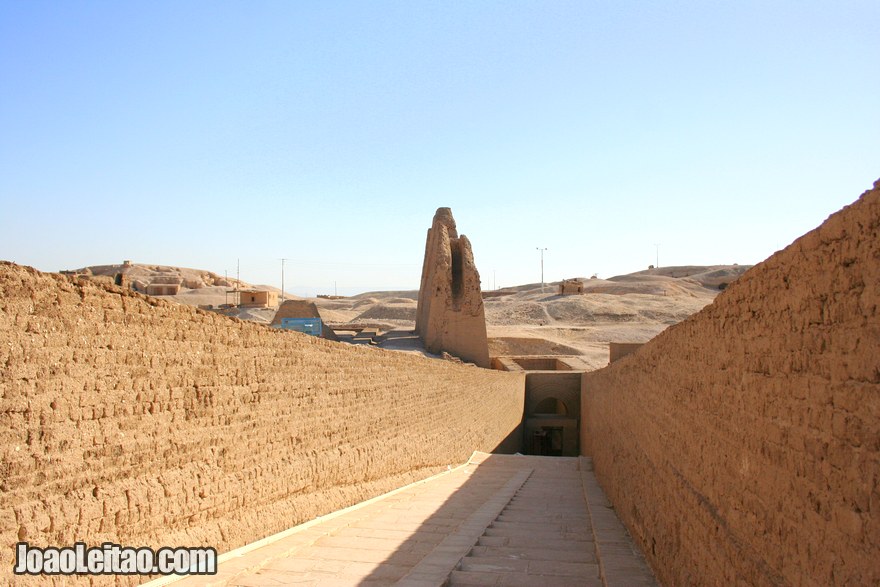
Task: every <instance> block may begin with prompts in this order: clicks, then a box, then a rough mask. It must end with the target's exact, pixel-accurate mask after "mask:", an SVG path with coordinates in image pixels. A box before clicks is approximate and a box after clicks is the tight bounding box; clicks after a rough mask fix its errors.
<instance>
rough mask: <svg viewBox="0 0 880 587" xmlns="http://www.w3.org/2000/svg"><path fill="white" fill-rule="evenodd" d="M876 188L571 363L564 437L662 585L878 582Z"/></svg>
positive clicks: (879, 232)
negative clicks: (722, 285) (570, 417)
mask: <svg viewBox="0 0 880 587" xmlns="http://www.w3.org/2000/svg"><path fill="white" fill-rule="evenodd" d="M878 188H880V181H878V183H876V184H875V189H873V190H871V191H869V192H866V193H865V194H863V195H862V197H861V198H860V199H859V200H858V201H857V202H856V203H854V204H853V205H851V206H848V207H846V208H844V209H843V210H842V211H840V212H838V213H836V214H834V215H833V216H831V217H830V218H829V219H828V220H827V221H826V222H825V223H824V224H823V225H822V226H821V227H819V228H818V229H816V230H814V231H812V232H810V233H808V234H806V235H805V236H803V237H802V238H800V239H798V240H797V241H795V242H794V243H793V244H792V245H790V246H789V247H787V248H786V249H785V250H783V251H781V252H779V253H777V254H775V255H773V256H772V257H770V258H769V259H768V260H767V261H765V262H763V263H761V264H760V265H757V266H756V267H754V268H753V269H751V270H750V271H748V272H747V273H746V274H744V275H743V276H742V277H740V278H739V279H738V280H737V281H736V282H735V283H733V284H732V285H731V286H730V287H729V288H728V289H727V290H726V291H725V292H724V293H722V294H721V295H720V296H718V298H717V299H716V301H715V302H714V303H713V304H711V305H710V306H708V307H706V308H705V309H704V310H703V311H702V312H700V313H699V314H697V315H695V316H693V317H692V318H690V319H688V320H686V321H684V322H682V323H680V324H678V325H676V326H674V327H671V328H669V329H668V330H667V331H665V332H664V333H663V334H661V335H660V336H658V337H657V338H655V339H654V340H652V341H651V342H650V343H648V344H646V345H645V346H644V347H642V348H641V349H640V350H638V351H637V352H635V353H634V354H632V355H630V356H627V357H624V358H622V359H621V360H619V361H617V362H615V363H614V364H613V365H611V366H609V367H607V368H605V369H602V370H600V371H596V372H592V373H586V374H584V381H583V387H584V390H585V391H584V401H583V402H582V409H583V413H582V416H583V417H582V421H583V425H582V447H583V449H582V450H583V451H584V453H585V454H591V455H592V456H593V460H594V463H595V467H596V473H597V476H598V477H599V480H600V482H601V483H602V485H603V486H604V487H605V489H606V491H607V493H608V494H609V497H610V498H611V501H612V502H613V503H614V506H615V509H616V511H617V513H618V514H619V515H620V516H621V518H622V519H623V520H624V521H625V523H626V524H627V526H628V527H629V528H630V530H631V532H632V534H633V536H634V538H635V539H636V540H637V542H639V543H640V544H641V546H642V547H643V548H644V550H645V552H646V554H647V556H648V558H649V560H650V562H651V564H652V566H653V567H654V569H655V571H656V572H657V574H658V576H659V578H660V579H661V580H662V582H663V583H664V584H666V585H877V584H880V489H878V487H880V312H878V303H880V189H878Z"/></svg>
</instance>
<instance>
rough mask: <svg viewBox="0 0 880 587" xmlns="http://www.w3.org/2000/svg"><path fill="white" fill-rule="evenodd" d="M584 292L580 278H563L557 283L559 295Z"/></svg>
mask: <svg viewBox="0 0 880 587" xmlns="http://www.w3.org/2000/svg"><path fill="white" fill-rule="evenodd" d="M582 293H584V282H583V280H582V279H563V280H562V282H561V283H560V284H559V295H561V296H573V295H577V294H582Z"/></svg>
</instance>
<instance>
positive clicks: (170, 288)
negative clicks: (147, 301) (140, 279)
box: [146, 283, 180, 296]
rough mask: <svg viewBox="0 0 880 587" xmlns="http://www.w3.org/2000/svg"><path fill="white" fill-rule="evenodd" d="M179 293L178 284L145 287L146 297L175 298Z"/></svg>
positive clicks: (151, 284)
mask: <svg viewBox="0 0 880 587" xmlns="http://www.w3.org/2000/svg"><path fill="white" fill-rule="evenodd" d="M178 293H180V284H179V283H150V284H148V285H147V287H146V294H147V295H148V296H176V295H177V294H178Z"/></svg>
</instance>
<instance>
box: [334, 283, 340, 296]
mask: <svg viewBox="0 0 880 587" xmlns="http://www.w3.org/2000/svg"><path fill="white" fill-rule="evenodd" d="M333 297H334V298H337V297H339V291H338V290H337V289H336V282H335V281H334V282H333Z"/></svg>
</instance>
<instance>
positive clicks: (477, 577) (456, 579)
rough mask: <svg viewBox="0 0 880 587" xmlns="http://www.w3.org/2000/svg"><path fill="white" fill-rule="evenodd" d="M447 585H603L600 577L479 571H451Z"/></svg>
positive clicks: (582, 586) (551, 586)
mask: <svg viewBox="0 0 880 587" xmlns="http://www.w3.org/2000/svg"><path fill="white" fill-rule="evenodd" d="M448 584H449V585H452V586H453V587H483V586H485V585H498V586H500V587H572V586H573V585H577V586H578V587H604V586H603V584H602V580H601V579H598V578H596V579H588V578H586V577H578V578H577V579H576V580H572V578H571V577H556V576H552V575H522V574H517V573H509V574H508V573H503V574H499V573H479V572H474V571H452V574H450V575H449V583H448Z"/></svg>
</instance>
